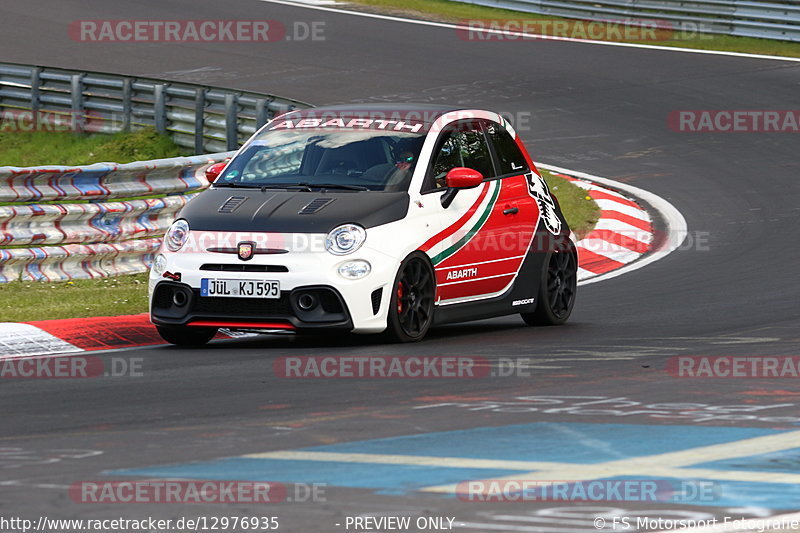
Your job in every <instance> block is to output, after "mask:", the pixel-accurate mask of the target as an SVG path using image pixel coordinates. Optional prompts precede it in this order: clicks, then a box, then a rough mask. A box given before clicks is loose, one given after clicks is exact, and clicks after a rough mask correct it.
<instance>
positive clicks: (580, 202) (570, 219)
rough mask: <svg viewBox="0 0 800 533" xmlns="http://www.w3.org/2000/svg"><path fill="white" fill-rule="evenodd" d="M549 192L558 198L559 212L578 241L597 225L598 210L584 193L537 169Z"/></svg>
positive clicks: (570, 184) (568, 183) (566, 181)
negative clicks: (562, 214)
mask: <svg viewBox="0 0 800 533" xmlns="http://www.w3.org/2000/svg"><path fill="white" fill-rule="evenodd" d="M539 172H541V174H542V177H543V178H544V181H546V182H547V186H548V187H550V191H551V192H552V193H553V194H554V195H555V196H556V198H558V204H559V205H560V206H561V211H562V212H563V213H564V216H565V217H566V219H567V224H568V225H569V227H570V229H571V230H572V231H573V232H574V233H575V235H576V236H577V238H578V239H581V238H583V236H584V235H586V234H587V233H589V231H590V230H591V229H592V228H593V227H594V225H595V224H597V220H598V219H599V218H600V208H599V207H598V206H597V204H596V203H595V201H594V200H592V198H591V197H590V196H589V195H588V194H586V191H585V190H583V189H581V188H580V187H578V186H577V185H573V184H572V183H570V182H569V181H568V180H565V179H564V178H560V177H558V176H554V175H553V174H551V173H550V172H548V171H547V170H544V169H541V168H540V169H539Z"/></svg>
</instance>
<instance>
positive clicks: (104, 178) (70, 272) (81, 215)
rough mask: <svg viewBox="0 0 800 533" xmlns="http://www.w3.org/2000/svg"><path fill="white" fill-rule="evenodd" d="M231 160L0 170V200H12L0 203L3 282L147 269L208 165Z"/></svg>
mask: <svg viewBox="0 0 800 533" xmlns="http://www.w3.org/2000/svg"><path fill="white" fill-rule="evenodd" d="M232 154H233V152H224V153H219V154H210V155H204V156H193V157H179V158H172V159H160V160H153V161H141V162H137V163H128V164H123V165H118V164H115V163H98V164H95V165H88V166H83V167H56V166H47V167H37V168H16V167H0V202H2V203H6V202H12V203H11V204H10V205H0V283H3V282H7V281H13V280H19V279H22V280H43V281H56V280H69V279H81V278H95V277H103V276H111V275H118V274H127V273H134V272H143V271H145V270H147V268H149V266H150V263H151V262H152V259H153V254H154V253H155V252H156V250H158V247H159V245H160V243H161V236H162V235H163V234H164V232H165V231H166V229H167V228H168V227H169V225H170V224H171V223H172V220H173V218H174V217H175V215H176V214H177V212H178V211H179V210H180V209H181V207H183V206H184V205H185V204H186V202H188V201H189V200H191V198H192V197H193V196H194V194H195V193H196V192H198V191H200V190H202V189H205V188H206V187H208V180H207V179H206V177H205V169H206V167H207V166H208V165H210V164H213V163H217V162H219V161H223V160H224V159H225V158H227V157H230V156H231V155H232ZM164 195H167V196H164ZM142 196H147V197H149V198H141V199H135V197H142ZM154 196H161V197H155V198H154ZM118 198H126V200H121V201H109V200H114V199H118ZM128 198H134V199H128ZM87 200H91V201H90V202H87ZM48 201H49V202H57V203H42V202H48Z"/></svg>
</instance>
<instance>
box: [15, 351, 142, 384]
mask: <svg viewBox="0 0 800 533" xmlns="http://www.w3.org/2000/svg"><path fill="white" fill-rule="evenodd" d="M143 365H144V358H142V357H120V356H113V357H98V356H96V355H70V356H39V357H20V358H7V359H0V379H81V378H102V377H107V378H108V377H111V378H122V377H128V378H138V377H142V376H144V371H143Z"/></svg>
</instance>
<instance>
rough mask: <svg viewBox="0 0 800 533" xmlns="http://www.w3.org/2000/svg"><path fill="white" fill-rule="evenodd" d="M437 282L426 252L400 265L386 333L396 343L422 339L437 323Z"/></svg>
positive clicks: (412, 256)
mask: <svg viewBox="0 0 800 533" xmlns="http://www.w3.org/2000/svg"><path fill="white" fill-rule="evenodd" d="M435 294H436V284H435V278H434V273H433V268H432V267H431V264H430V262H428V261H427V259H426V258H425V257H424V256H423V255H422V254H414V255H411V256H409V257H408V258H406V259H405V261H403V262H402V263H401V264H400V269H399V270H398V272H397V277H396V278H395V282H394V286H393V288H392V298H391V301H390V303H389V317H388V321H387V322H388V323H387V329H386V333H387V334H388V336H389V338H390V339H391V340H393V341H395V342H416V341H420V340H422V338H423V337H424V336H425V334H426V333H427V332H428V329H429V328H430V327H431V324H432V323H433V304H434V301H433V300H434V297H435Z"/></svg>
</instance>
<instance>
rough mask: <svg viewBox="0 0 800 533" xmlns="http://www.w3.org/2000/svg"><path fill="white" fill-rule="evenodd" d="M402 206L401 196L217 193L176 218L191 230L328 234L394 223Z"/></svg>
mask: <svg viewBox="0 0 800 533" xmlns="http://www.w3.org/2000/svg"><path fill="white" fill-rule="evenodd" d="M408 204H409V197H408V193H406V192H376V191H354V192H350V191H338V190H337V191H332V192H331V191H327V192H325V193H321V192H318V191H317V192H306V191H281V190H265V191H263V192H262V191H261V190H260V189H235V188H219V189H208V190H206V191H203V192H202V193H200V194H199V195H197V196H196V197H195V198H194V199H192V200H191V201H190V202H189V203H188V204H186V206H185V207H184V208H183V209H182V210H181V212H180V214H179V215H178V216H179V218H185V219H186V220H187V221H188V222H189V227H190V228H191V229H192V230H201V231H265V232H276V233H328V232H329V231H330V230H332V229H333V228H335V227H336V226H338V225H340V224H360V225H361V226H363V227H365V228H370V227H374V226H379V225H381V224H388V223H389V222H394V221H396V220H400V219H402V218H404V217H405V216H406V214H407V213H408ZM301 211H302V212H303V214H301Z"/></svg>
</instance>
